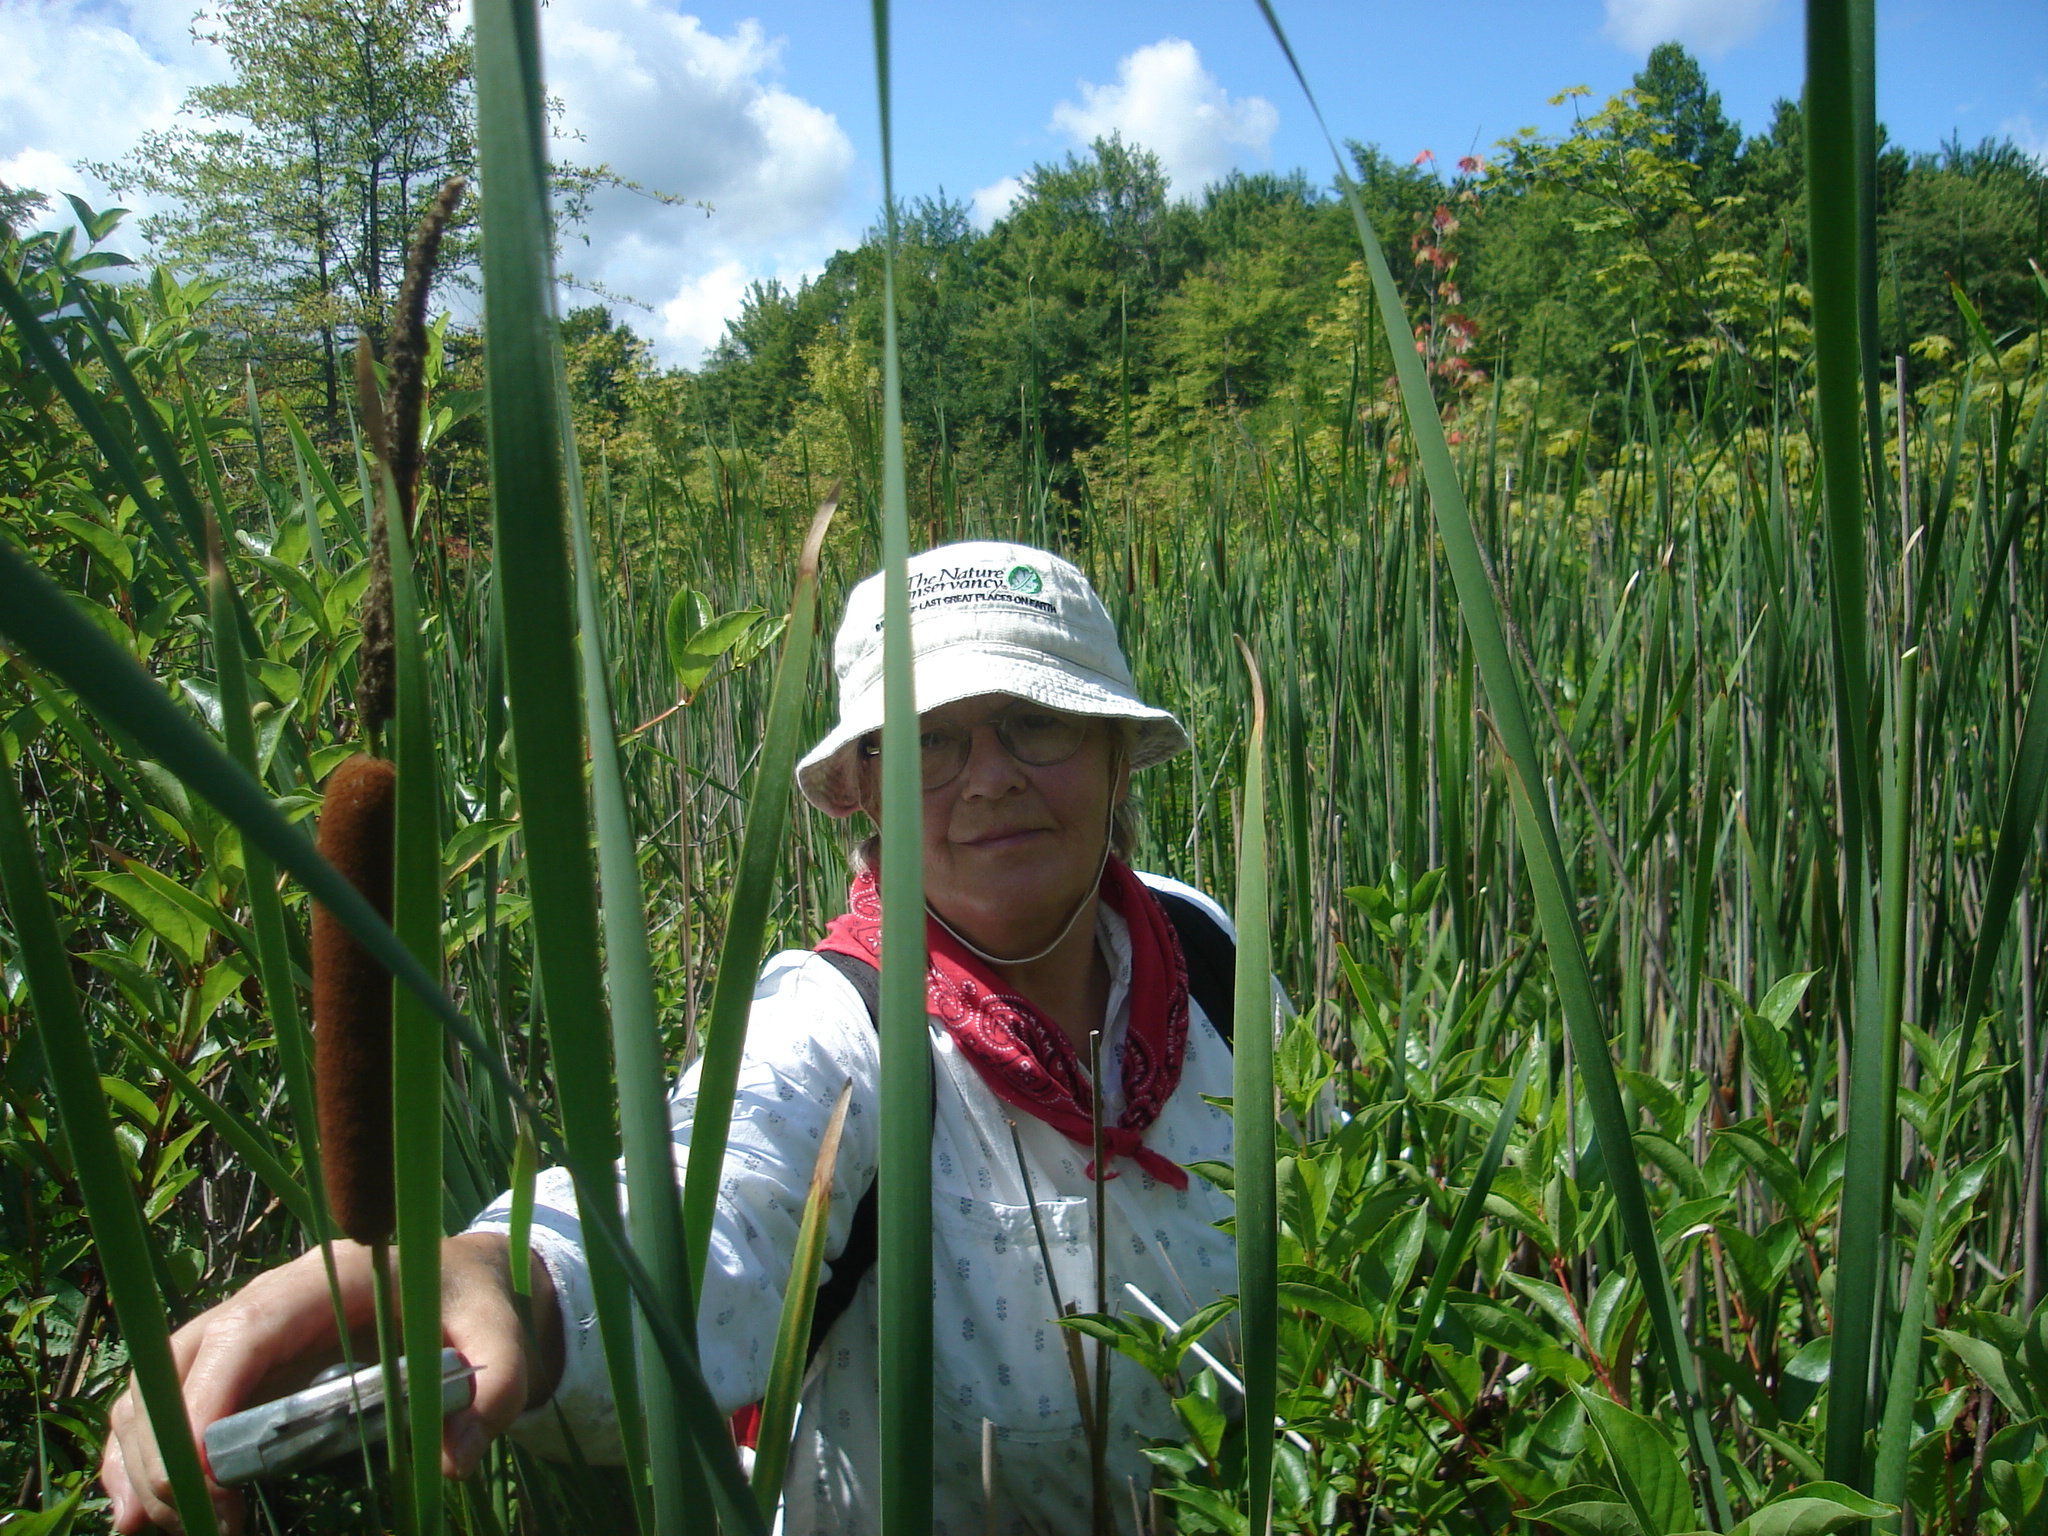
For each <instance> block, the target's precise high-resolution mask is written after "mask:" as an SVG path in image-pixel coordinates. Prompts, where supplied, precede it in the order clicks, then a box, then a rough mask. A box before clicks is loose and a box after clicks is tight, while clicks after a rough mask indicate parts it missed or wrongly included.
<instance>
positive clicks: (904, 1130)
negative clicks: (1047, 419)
mask: <svg viewBox="0 0 2048 1536" xmlns="http://www.w3.org/2000/svg"><path fill="white" fill-rule="evenodd" d="M874 33H875V94H876V99H877V102H878V106H879V111H880V117H881V130H882V207H883V218H884V221H885V225H884V227H885V230H886V238H885V240H884V243H883V247H882V479H881V492H882V495H881V512H882V541H881V542H882V705H883V712H882V784H881V811H882V826H883V829H884V831H885V833H887V832H888V829H891V828H893V829H894V833H893V835H885V836H884V837H883V839H882V870H881V882H882V935H883V937H882V979H881V989H882V990H881V1019H880V1027H881V1035H882V1093H881V1100H882V1103H881V1114H882V1131H881V1154H880V1158H879V1162H878V1167H877V1170H876V1174H875V1176H876V1178H878V1179H880V1180H881V1181H882V1195H881V1199H880V1202H879V1204H880V1211H879V1213H878V1225H879V1234H878V1237H879V1243H880V1247H879V1254H878V1258H877V1262H876V1294H877V1296H878V1297H879V1298H880V1305H879V1312H880V1341H879V1344H880V1360H881V1445H882V1487H881V1525H882V1529H883V1530H885V1531H889V1532H892V1533H893V1532H897V1531H903V1532H911V1531H920V1532H921V1531H924V1530H928V1529H929V1528H930V1527H931V1523H932V1287H931V1274H932V1167H931V1133H930V1115H931V1111H930V1103H931V1093H932V1086H931V1046H930V1043H929V1039H928V1036H927V1028H928V1025H927V1017H928V1016H927V1013H926V1008H925V968H926V955H925V911H924V864H923V850H924V839H923V837H922V835H921V833H920V832H919V831H918V830H917V829H921V828H922V827H923V825H924V796H923V784H922V781H921V779H920V776H919V763H920V753H919V750H918V730H917V695H916V692H915V688H914V680H913V676H912V669H911V659H910V657H911V651H910V576H909V561H910V513H909V507H908V503H907V501H906V499H905V496H904V488H903V380H902V359H901V357H900V355H899V349H898V346H897V339H896V241H897V233H896V218H897V209H896V184H895V180H894V174H895V173H894V171H893V169H892V165H893V159H892V155H891V147H890V95H889V91H890V83H889V3H888V0H874Z"/></svg>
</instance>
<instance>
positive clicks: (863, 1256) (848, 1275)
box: [804, 949, 938, 1366]
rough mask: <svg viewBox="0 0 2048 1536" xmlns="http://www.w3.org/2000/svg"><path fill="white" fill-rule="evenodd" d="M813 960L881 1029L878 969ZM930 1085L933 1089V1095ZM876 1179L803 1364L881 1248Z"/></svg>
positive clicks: (821, 1299)
mask: <svg viewBox="0 0 2048 1536" xmlns="http://www.w3.org/2000/svg"><path fill="white" fill-rule="evenodd" d="M818 958H819V959H821V960H823V961H825V963H826V964H828V965H830V966H831V967H832V969H834V970H835V971H837V972H838V973H839V974H840V975H842V976H844V977H845V978H846V979H847V980H848V981H850V982H852V983H853V990H854V991H856V992H858V993H859V994H860V1000H861V1002H863V1003H864V1004H866V1005H867V1010H868V1023H869V1024H870V1025H872V1026H873V1027H874V1029H875V1030H876V1032H877V1033H879V1032H880V1030H881V1019H882V973H881V972H880V971H878V970H876V969H875V967H873V966H872V965H869V964H868V963H867V961H865V960H860V959H856V958H855V957H854V956H852V955H843V954H841V953H839V951H837V950H833V949H824V950H819V951H818ZM937 1091H938V1090H937V1086H936V1085H934V1087H933V1092H934V1093H936V1092H937ZM880 1188H881V1181H880V1180H879V1179H871V1180H869V1182H868V1187H867V1192H866V1193H865V1194H863V1195H862V1196H861V1197H860V1204H859V1205H856V1206H855V1207H854V1208H853V1225H852V1226H850V1227H848V1228H847V1232H846V1246H845V1247H844V1248H842V1249H841V1250H840V1252H839V1257H838V1258H836V1259H834V1260H833V1261H832V1273H831V1275H830V1276H828V1277H827V1278H826V1279H824V1280H823V1281H821V1282H819V1285H818V1300H817V1305H816V1306H815V1307H814V1308H813V1310H812V1312H811V1337H810V1342H809V1343H808V1344H807V1345H806V1346H805V1349H804V1364H805V1365H806V1366H808V1365H809V1364H810V1363H811V1361H813V1360H815V1359H816V1358H817V1356H818V1351H819V1349H820V1348H822V1347H823V1346H824V1343H825V1336H826V1335H827V1334H829V1333H830V1332H831V1331H832V1325H833V1324H834V1323H836V1322H838V1321H839V1319H840V1318H842V1317H843V1316H845V1315H846V1309H847V1308H848V1307H850V1306H852V1305H853V1298H854V1295H855V1293H856V1292H858V1291H859V1290H860V1283H861V1281H862V1280H863V1279H864V1278H865V1277H866V1275H867V1272H868V1271H869V1270H871V1269H873V1268H874V1267H875V1255H876V1253H877V1251H878V1249H879V1247H880V1233H881V1201H880V1198H879V1195H878V1191H879V1190H880Z"/></svg>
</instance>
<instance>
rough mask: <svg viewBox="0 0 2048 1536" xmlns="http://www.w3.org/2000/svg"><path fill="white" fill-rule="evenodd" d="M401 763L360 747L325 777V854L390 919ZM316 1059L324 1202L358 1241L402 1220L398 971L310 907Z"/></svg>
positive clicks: (375, 1239) (386, 1235) (385, 1232)
mask: <svg viewBox="0 0 2048 1536" xmlns="http://www.w3.org/2000/svg"><path fill="white" fill-rule="evenodd" d="M397 799H398V770H397V769H396V768H395V767H393V766H392V765H391V764H390V763H389V762H386V761H384V760H383V759H381V758H375V757H369V756H366V755H364V754H362V753H358V754H357V755H356V756H354V757H351V758H348V759H346V760H345V761H344V762H343V763H342V764H341V766H340V767H338V768H336V769H335V770H334V773H333V774H332V775H331V776H330V777H329V779H328V780H327V793H326V798H325V800H324V801H323V803H322V805H321V807H320V852H321V853H322V854H323V855H324V856H325V857H326V859H327V861H328V862H329V863H330V864H332V865H333V866H334V867H335V868H336V869H337V870H339V871H340V872H341V874H342V875H343V876H344V877H345V878H346V879H347V880H348V882H349V883H350V884H351V885H353V886H354V887H355V888H356V889H357V890H358V891H361V892H362V893H363V896H364V898H365V899H366V900H367V901H368V902H369V903H370V905H371V906H372V907H374V908H376V910H377V913H378V915H379V916H381V917H382V918H384V920H385V921H386V922H389V921H390V919H391V878H392V861H393V847H392V843H393V830H394V827H395V826H396V809H397ZM313 1063H314V1071H315V1074H316V1076H317V1078H318V1087H319V1108H320V1145H321V1149H322V1161H323V1163H324V1165H325V1173H326V1182H327V1204H328V1206H329V1208H330V1209H331V1210H332V1211H333V1213H334V1220H335V1223H336V1225H338V1226H339V1227H340V1228H341V1230H342V1231H343V1232H345V1233H347V1234H348V1235H349V1236H350V1237H352V1238H354V1239H355V1240H356V1241H357V1242H359V1243H381V1242H386V1241H388V1240H389V1239H390V1237H391V1233H392V1229H393V1227H394V1226H396V1224H397V1219H398V1206H397V1194H396V1190H395V1188H394V1185H393V1176H392V1166H391V973H390V972H389V971H387V970H385V969H384V967H383V966H381V965H379V964H378V963H377V962H376V961H375V960H374V959H372V958H371V956H370V954H369V952H368V951H367V950H365V949H364V948H363V947H362V946H361V945H360V944H358V943H357V942H356V941H355V939H354V937H353V936H351V935H350V933H349V931H348V930H347V929H346V928H344V927H343V926H342V925H341V923H340V921H339V920H338V919H336V917H335V916H334V914H333V913H332V912H330V911H328V910H327V908H325V907H323V906H321V905H319V904H318V903H317V902H316V903H315V904H314V907H313Z"/></svg>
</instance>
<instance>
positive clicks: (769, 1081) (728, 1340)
mask: <svg viewBox="0 0 2048 1536" xmlns="http://www.w3.org/2000/svg"><path fill="white" fill-rule="evenodd" d="M880 1067H881V1058H880V1050H879V1041H878V1040H877V1038H876V1034H875V1030H874V1027H873V1025H872V1024H871V1023H870V1021H869V1019H868V1014H867V1008H866V1005H865V1004H864V1003H862V1002H861V1000H860V996H859V994H858V993H857V992H855V991H854V988H853V985H852V983H850V982H849V981H847V979H846V978H845V977H844V976H842V975H841V974H840V973H839V972H838V971H837V970H836V969H835V968H834V967H833V966H832V965H831V964H830V963H829V962H827V961H824V960H822V959H820V958H819V957H818V956H816V955H815V954H812V953H811V952H810V951H808V950H790V951H785V952H784V953H782V954H779V955H777V956H776V957H775V958H774V959H772V960H771V961H769V963H768V965H767V967H766V968H765V969H764V970H763V972H762V974H761V980H760V983H759V985H758V986H757V987H756V988H755V992H754V1003H753V1008H752V1011H751V1012H750V1014H749V1015H748V1021H747V1044H746V1051H745V1054H744V1055H743V1057H742V1058H741V1062H740V1074H739V1086H738V1090H737V1093H736V1095H735V1097H734V1101H733V1111H732V1124H731V1129H730V1130H729V1132H728V1133H727V1141H726V1150H725V1163H724V1174H723V1177H722V1178H721V1179H720V1181H719V1189H718V1208H717V1212H716V1214H715V1216H714V1218H713V1222H712V1230H711V1244H710V1251H709V1254H708V1256H707V1258H706V1262H705V1269H704V1294H703V1296H702V1298H701V1299H700V1301H699V1303H698V1309H697V1351H698V1358H699V1363H700V1364H701V1366H702V1368H703V1372H704V1379H705V1384H706V1385H707V1386H708V1387H709V1388H710V1389H711V1395H712V1397H713V1398H714V1399H715V1400H716V1401H717V1403H718V1406H719V1408H720V1409H721V1410H722V1411H724V1412H728V1413H730V1412H731V1411H733V1410H734V1409H736V1408H739V1407H742V1406H744V1405H745V1404H747V1403H751V1402H756V1401H758V1400H759V1399H760V1397H761V1395H762V1393H763V1392H764V1391H765V1390H766V1389H767V1380H768V1366H769V1360H770V1357H771V1355H772V1353H773V1350H774V1341H775V1331H776V1326H777V1324H778V1322H779V1321H780V1319H781V1315H782V1297H783V1291H784V1289H785V1288H786V1286H787V1285H788V1281H789V1268H790V1259H791V1255H792V1253H793V1252H794V1251H795V1248H796V1235H797V1228H798V1227H799V1226H800V1225H801V1223H802V1221H803V1211H804V1201H805V1198H806V1197H807V1196H808V1194H809V1192H810V1183H811V1173H812V1171H813V1169H814V1168H815V1166H816V1164H817V1158H818V1146H819V1143H820V1141H821V1140H822V1139H823V1136H824V1132H825V1125H826V1122H827V1121H828V1120H829V1119H830V1118H831V1114H832V1107H833V1105H834V1104H835V1103H836V1102H837V1101H838V1098H839V1093H840V1090H841V1089H842V1088H843V1087H845V1086H846V1084H847V1083H849V1082H851V1083H852V1085H853V1094H852V1099H851V1102H850V1103H849V1104H848V1106H847V1116H846V1129H845V1133H844V1135H843V1137H842V1139H841V1141H840V1146H839V1164H838V1169H837V1171H836V1173H835V1175H834V1178H833V1183H832V1214H831V1219H830V1221H829V1223H828V1225H827V1227H826V1238H825V1254H826V1273H827V1274H828V1275H829V1273H830V1267H831V1263H832V1261H833V1260H834V1259H836V1258H837V1256H838V1255H839V1254H840V1253H841V1252H843V1251H844V1249H845V1247H846V1239H847V1233H848V1230H849V1228H850V1226H851V1224H852V1221H853V1212H854V1207H855V1206H856V1205H857V1204H858V1203H859V1201H860V1198H861V1196H862V1195H863V1194H865V1193H866V1191H867V1188H868V1186H869V1185H870V1184H872V1183H873V1182H874V1176H875V1167H876V1160H877V1157H878V1134H877V1125H876V1120H877V1116H876V1106H877V1105H878V1104H879V1102H880ZM698 1072H699V1067H698V1066H697V1065H695V1064H693V1065H692V1066H691V1067H690V1068H689V1069H688V1070H687V1071H686V1072H684V1074H683V1076H682V1078H681V1080H680V1082H679V1083H678V1084H677V1085H676V1088H675V1090H674V1092H673V1093H672V1094H671V1095H670V1098H669V1124H670V1127H671V1134H672V1137H673V1144H674V1147H675V1161H676V1178H677V1180H678V1182H679V1183H680V1181H681V1179H682V1177H683V1173H684V1170H685V1169H686V1168H687V1167H688V1164H689V1149H690V1133H691V1128H692V1124H693V1122H694V1120H695V1118H696V1105H697V1079H698ZM625 1198H626V1195H625V1184H624V1170H623V1168H622V1169H621V1170H620V1185H619V1200H620V1204H621V1205H622V1206H623V1205H624V1203H625ZM511 1204H512V1201H511V1196H510V1194H509V1193H508V1194H504V1195H500V1196H499V1197H498V1198H497V1199H496V1200H494V1201H492V1202H491V1204H490V1205H489V1206H487V1207H486V1208H485V1209H484V1211H483V1213H482V1214H481V1215H480V1216H478V1217H477V1219H476V1220H475V1221H474V1222H473V1223H472V1224H471V1225H470V1227H469V1230H470V1231H472V1232H492V1233H499V1234H506V1233H509V1232H510V1230H511ZM529 1245H530V1247H531V1248H532V1250H533V1254H534V1257H535V1258H536V1259H538V1260H539V1262H540V1263H541V1264H542V1265H543V1266H544V1267H545V1268H546V1270H547V1272H548V1276H549V1278H550V1279H551V1280H553V1281H554V1285H555V1296H556V1298H557V1301H558V1303H559V1305H560V1307H561V1311H562V1340H563V1363H562V1376H561V1380H560V1381H559V1383H558V1384H557V1385H556V1388H555V1393H554V1396H553V1397H552V1398H550V1399H549V1400H548V1401H547V1402H546V1403H543V1404H540V1405H538V1406H537V1407H534V1408H530V1409H529V1410H528V1411H527V1412H526V1414H525V1415H523V1416H522V1417H521V1418H520V1419H519V1420H518V1422H516V1423H515V1424H514V1425H513V1426H512V1434H513V1436H514V1437H515V1438H516V1439H518V1440H519V1441H520V1442H521V1443H522V1444H524V1445H526V1446H527V1447H528V1448H529V1449H531V1450H534V1451H536V1452H538V1453H540V1454H542V1455H548V1456H554V1457H557V1458H565V1457H567V1456H569V1455H570V1439H571V1437H573V1440H574V1445H575V1452H576V1454H579V1455H580V1456H581V1457H582V1458H583V1459H584V1460H586V1461H590V1462H617V1461H618V1460H620V1459H621V1447H620V1442H619V1429H618V1413H617V1409H616V1407H615V1405H614V1403H613V1400H612V1392H611V1383H610V1379H609V1377H608V1375H607V1373H606V1369H605V1360H604V1348H603V1345H602V1343H601V1341H600V1338H599V1335H598V1331H597V1307H596V1303H595V1300H594V1298H593V1295H592V1291H591V1284H590V1266H589V1263H588V1260H587V1258H586V1256H585V1253H584V1249H583V1238H582V1227H581V1225H580V1223H579V1222H578V1220H577V1213H576V1194H575V1189H574V1186H573V1184H572V1182H571V1180H570V1177H569V1173H568V1170H567V1169H564V1168H549V1169H546V1170H544V1171H543V1172H542V1173H541V1175H540V1177H539V1179H538V1180H537V1181H536V1183H535V1187H534V1209H533V1226H532V1229H531V1232H530V1235H529Z"/></svg>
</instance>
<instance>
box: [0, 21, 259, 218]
mask: <svg viewBox="0 0 2048 1536" xmlns="http://www.w3.org/2000/svg"><path fill="white" fill-rule="evenodd" d="M195 9H196V6H195V5H193V4H192V3H190V0H135V3H132V4H124V3H120V0H114V3H111V4H110V3H105V0H101V3H92V0H6V3H0V58H7V59H13V60H14V61H15V63H14V65H13V66H12V67H9V68H6V69H0V181H4V182H6V183H7V184H8V185H10V186H17V187H21V186H27V187H34V188H35V189H36V190H38V191H40V192H43V193H45V194H47V195H48V196H49V197H50V200H51V201H52V203H54V204H55V205H56V207H55V208H53V209H52V210H51V211H50V212H49V213H48V214H47V215H46V216H45V222H47V223H51V224H68V223H70V222H71V211H70V209H69V208H68V207H66V206H65V205H64V204H63V201H62V199H61V198H60V197H59V196H58V194H59V193H63V192H74V193H77V194H78V195H79V196H80V197H83V198H84V199H85V200H86V201H87V202H89V203H91V204H93V205H94V206H95V207H100V208H104V207H108V206H110V205H112V204H113V203H115V202H116V201H119V202H121V203H123V204H125V205H126V206H128V207H132V208H136V209H137V210H138V211H143V210H144V205H143V204H142V203H140V202H138V201H137V200H135V199H134V198H132V197H131V198H121V199H116V198H115V196H114V194H113V192H112V190H111V189H110V188H108V187H107V186H106V185H105V184H104V183H102V182H100V181H99V180H98V179H97V178H95V177H93V176H91V175H89V174H87V173H86V172H84V171H80V170H78V169H77V168H76V167H77V163H78V162H79V161H82V160H102V161H104V160H115V159H119V158H120V157H121V156H123V155H125V154H126V153H127V152H128V151H129V150H131V149H133V148H134V147H135V143H136V141H137V140H138V139H139V138H141V137H142V135H143V134H144V133H145V132H148V131H149V130H151V129H156V128H165V127H168V126H170V124H171V122H172V121H173V119H174V118H175V117H176V115H177V110H178V104H179V103H180V102H181V101H182V100H183V99H184V96H185V92H186V91H188V90H189V89H191V88H192V87H193V86H195V85H201V84H204V83H206V82H207V81H210V80H215V79H218V78H220V76H221V75H222V74H223V73H224V70H225V63H224V60H223V59H222V57H221V54H220V51H219V50H218V49H216V48H213V47H211V46H210V45H208V44H205V43H199V42H195V41H194V40H193V38H192V35H191V31H190V24H191V20H192V16H193V13H194V11H195ZM129 243H130V244H131V245H132V244H134V243H135V242H134V241H132V240H131V241H130V242H129ZM115 244H116V245H117V246H118V245H120V244H121V242H120V241H119V240H118V239H117V240H116V242H115Z"/></svg>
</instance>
